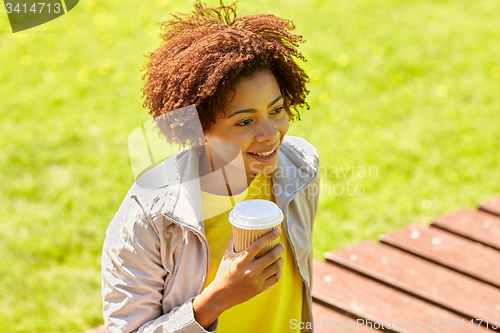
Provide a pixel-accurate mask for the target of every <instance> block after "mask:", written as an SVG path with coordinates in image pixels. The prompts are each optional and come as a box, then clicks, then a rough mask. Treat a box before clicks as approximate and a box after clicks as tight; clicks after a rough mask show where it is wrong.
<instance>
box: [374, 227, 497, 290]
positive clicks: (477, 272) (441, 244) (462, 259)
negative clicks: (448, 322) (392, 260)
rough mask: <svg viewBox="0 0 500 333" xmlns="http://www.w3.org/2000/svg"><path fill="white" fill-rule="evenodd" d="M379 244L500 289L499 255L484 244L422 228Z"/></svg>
mask: <svg viewBox="0 0 500 333" xmlns="http://www.w3.org/2000/svg"><path fill="white" fill-rule="evenodd" d="M380 241H381V242H382V243H385V244H388V245H391V246H394V247H396V248H399V249H401V250H404V251H407V252H409V253H412V254H415V255H417V256H419V257H422V258H424V259H427V260H430V261H432V262H435V263H437V264H440V265H442V266H445V267H447V268H449V269H452V270H455V271H457V272H460V273H462V274H466V275H468V276H470V277H473V278H475V279H477V280H480V281H483V282H486V283H488V284H490V285H492V286H495V287H497V288H500V269H499V263H500V251H497V250H494V249H492V248H490V247H488V246H485V245H483V244H480V243H477V242H474V241H471V240H469V239H466V238H463V237H460V236H457V235H454V234H451V233H449V232H446V231H443V230H440V229H438V228H429V227H426V226H423V225H419V224H414V225H411V226H409V227H407V228H404V229H401V230H398V231H395V232H393V233H390V234H387V235H381V236H380Z"/></svg>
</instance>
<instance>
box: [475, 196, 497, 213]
mask: <svg viewBox="0 0 500 333" xmlns="http://www.w3.org/2000/svg"><path fill="white" fill-rule="evenodd" d="M479 209H481V210H484V211H486V212H489V213H491V214H495V215H498V216H500V197H498V198H495V199H491V200H490V201H488V202H485V203H483V204H481V205H479Z"/></svg>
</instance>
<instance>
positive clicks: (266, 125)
mask: <svg viewBox="0 0 500 333" xmlns="http://www.w3.org/2000/svg"><path fill="white" fill-rule="evenodd" d="M279 134H280V131H279V130H278V129H277V128H276V127H275V126H274V124H273V123H271V122H269V121H265V122H263V123H262V124H261V125H260V126H259V128H258V132H257V134H256V137H255V139H256V141H257V142H265V141H274V140H276V138H277V137H278V136H279Z"/></svg>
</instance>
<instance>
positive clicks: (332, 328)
mask: <svg viewBox="0 0 500 333" xmlns="http://www.w3.org/2000/svg"><path fill="white" fill-rule="evenodd" d="M312 310H313V321H314V322H315V323H316V326H315V327H314V332H315V333H329V332H338V331H339V330H343V331H345V330H349V331H356V332H373V331H376V330H375V329H373V328H370V327H366V326H365V325H354V323H355V322H356V319H352V318H349V317H348V316H346V315H344V314H341V313H339V312H337V311H333V310H332V309H329V308H327V307H326V306H323V305H321V304H318V303H316V302H313V304H312Z"/></svg>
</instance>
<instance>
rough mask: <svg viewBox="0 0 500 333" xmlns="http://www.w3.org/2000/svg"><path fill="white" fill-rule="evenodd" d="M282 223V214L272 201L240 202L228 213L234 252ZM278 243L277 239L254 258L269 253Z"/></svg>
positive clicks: (239, 250) (254, 200)
mask: <svg viewBox="0 0 500 333" xmlns="http://www.w3.org/2000/svg"><path fill="white" fill-rule="evenodd" d="M282 221H283V212H282V211H281V209H280V208H279V207H278V206H277V205H276V204H275V203H274V202H272V201H268V200H261V199H253V200H247V201H242V202H240V203H238V204H236V206H234V208H233V210H232V211H231V213H229V222H231V225H232V228H233V241H234V251H235V252H241V251H243V250H244V249H246V248H247V247H248V246H249V245H250V244H252V243H253V242H254V241H255V240H256V239H258V238H260V237H262V236H264V235H265V234H267V233H268V232H270V231H271V230H274V229H277V228H278V226H279V225H280V223H281V222H282ZM278 243H279V238H277V239H276V240H274V241H273V242H272V243H270V244H269V245H267V246H266V247H265V248H263V249H262V250H261V251H260V252H259V253H258V254H257V255H256V256H255V258H256V259H258V258H260V257H262V256H263V255H265V254H266V253H269V251H271V250H272V249H273V248H274V247H275V246H276V245H278Z"/></svg>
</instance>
